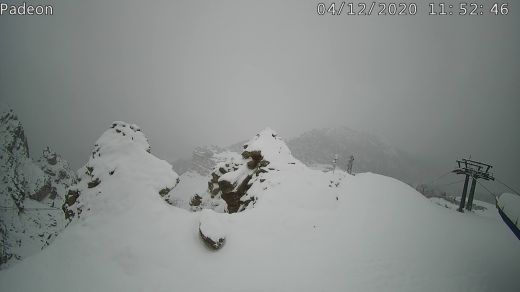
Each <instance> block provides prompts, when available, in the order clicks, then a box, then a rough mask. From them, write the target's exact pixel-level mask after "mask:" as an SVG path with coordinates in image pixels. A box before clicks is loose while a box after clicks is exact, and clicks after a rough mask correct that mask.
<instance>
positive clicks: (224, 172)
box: [208, 128, 296, 213]
mask: <svg viewBox="0 0 520 292" xmlns="http://www.w3.org/2000/svg"><path fill="white" fill-rule="evenodd" d="M242 149H243V151H242V154H241V156H242V157H241V159H240V160H231V161H222V162H219V163H217V164H216V165H215V167H214V170H213V172H212V173H211V179H210V181H209V182H208V192H209V194H210V196H211V197H212V198H214V199H223V200H224V201H225V202H226V204H227V207H226V211H227V212H228V213H236V212H240V211H242V210H245V209H247V208H249V207H252V206H253V205H254V204H255V202H256V200H257V197H256V196H255V195H254V194H252V193H249V190H250V188H251V187H252V186H253V185H255V184H257V185H262V184H265V183H266V180H267V179H268V175H267V174H268V173H270V172H273V171H279V166H281V165H287V164H295V163H296V162H295V159H294V158H293V157H292V156H291V154H290V151H289V148H287V145H285V143H284V142H283V141H282V139H281V138H280V137H279V136H278V134H276V132H274V131H273V130H271V129H269V128H267V129H265V130H263V131H261V132H260V133H259V134H257V135H256V136H255V137H254V138H253V139H252V140H251V141H249V142H248V143H246V144H244V145H243V148H242ZM272 161H274V163H272ZM259 188H262V187H259Z"/></svg>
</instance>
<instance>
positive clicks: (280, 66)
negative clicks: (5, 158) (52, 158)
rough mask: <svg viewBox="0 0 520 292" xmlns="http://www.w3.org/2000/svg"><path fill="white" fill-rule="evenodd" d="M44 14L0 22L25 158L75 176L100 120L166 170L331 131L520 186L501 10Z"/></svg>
mask: <svg viewBox="0 0 520 292" xmlns="http://www.w3.org/2000/svg"><path fill="white" fill-rule="evenodd" d="M10 2H12V1H10ZM43 2H45V1H43ZM49 2H50V3H53V4H54V15H53V16H46V17H44V16H40V17H38V16H25V17H23V16H14V17H13V16H5V15H4V16H0V60H1V61H0V98H1V100H2V101H6V102H7V103H8V104H9V105H10V106H11V107H12V108H14V109H15V111H16V112H17V114H18V115H19V117H20V118H21V120H22V121H23V123H24V127H25V131H26V134H27V136H28V138H29V143H30V148H31V152H32V154H33V155H39V153H40V151H41V149H42V148H43V147H44V145H50V146H51V147H52V148H54V149H55V150H56V151H57V152H59V153H60V154H61V155H62V156H63V157H65V158H66V159H68V160H69V161H71V163H72V165H73V166H74V168H78V167H80V166H82V165H83V164H84V163H86V161H87V160H88V156H89V152H90V151H91V148H92V145H93V144H94V142H95V140H96V139H97V138H98V137H99V136H100V135H101V133H102V132H103V131H104V130H105V129H106V128H107V127H108V126H109V125H110V123H111V122H112V121H114V120H124V121H128V122H133V123H136V124H138V125H140V126H141V127H142V128H143V130H144V132H145V134H146V135H147V136H148V138H149V140H150V143H151V145H152V151H153V152H154V153H155V154H156V155H157V156H159V157H160V158H163V159H166V160H169V161H171V160H174V159H175V158H179V157H184V156H189V155H190V152H191V150H192V148H193V147H195V146H197V145H201V144H217V145H227V144H231V143H234V142H236V141H240V140H243V139H247V138H249V137H251V136H253V135H254V134H255V133H256V132H257V131H258V130H260V129H262V128H264V127H265V126H270V127H272V128H274V129H276V130H277V131H278V132H279V133H280V134H281V135H282V136H284V137H288V138H290V137H294V136H296V135H298V134H300V133H302V132H304V131H306V130H310V129H313V128H321V127H328V126H339V125H345V126H349V127H350V128H353V129H356V130H360V131H365V132H369V133H372V134H375V135H378V136H380V137H381V138H383V139H384V140H386V141H387V142H388V143H390V144H391V145H393V146H396V147H399V148H401V149H404V150H407V151H410V152H413V153H417V154H419V155H421V156H424V157H425V158H427V159H429V160H430V161H432V162H435V163H440V164H444V163H445V164H446V165H448V166H449V167H451V166H452V165H453V161H454V160H455V159H456V158H459V157H461V156H466V155H467V154H471V155H472V157H473V158H475V159H480V160H483V161H486V162H489V163H491V164H493V165H495V168H496V173H497V176H498V175H500V176H501V177H502V178H503V180H506V181H509V182H510V183H511V184H513V185H515V186H516V187H519V186H520V176H519V171H518V167H519V165H520V153H519V152H520V131H519V125H520V112H519V109H520V78H519V77H520V59H519V57H518V54H519V52H520V33H519V32H518V28H519V27H520V18H519V13H518V10H519V9H520V7H518V6H514V4H515V3H510V7H509V9H510V12H509V15H507V16H473V17H470V16H458V15H456V16H455V15H454V16H439V15H437V16H428V15H426V11H425V9H426V8H427V4H426V3H425V2H424V1H419V2H418V3H419V13H418V14H419V15H417V16H371V17H363V16H348V15H341V16H318V15H317V13H316V5H317V3H318V2H319V1H283V2H282V1H155V2H154V4H148V5H146V4H147V3H149V2H146V1H101V0H99V1H84V0H83V1H80V0H67V1H64V0H63V1H49ZM480 2H482V3H487V4H489V3H488V2H489V1H480ZM511 2H512V1H511Z"/></svg>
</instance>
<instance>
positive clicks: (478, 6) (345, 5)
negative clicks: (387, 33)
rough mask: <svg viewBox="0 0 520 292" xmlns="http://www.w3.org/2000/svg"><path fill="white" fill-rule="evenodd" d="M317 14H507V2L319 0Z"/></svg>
mask: <svg viewBox="0 0 520 292" xmlns="http://www.w3.org/2000/svg"><path fill="white" fill-rule="evenodd" d="M316 12H317V14H318V15H336V16H337V15H362V16H370V15H462V16H477V15H508V14H509V3H499V2H487V1H486V2H483V3H477V2H459V3H458V4H457V3H455V2H449V3H445V2H436V3H434V2H430V3H427V2H419V4H417V3H413V2H409V3H402V2H401V3H397V2H383V1H381V2H376V1H373V2H346V1H341V2H339V1H338V2H328V3H325V2H320V3H318V4H317V6H316Z"/></svg>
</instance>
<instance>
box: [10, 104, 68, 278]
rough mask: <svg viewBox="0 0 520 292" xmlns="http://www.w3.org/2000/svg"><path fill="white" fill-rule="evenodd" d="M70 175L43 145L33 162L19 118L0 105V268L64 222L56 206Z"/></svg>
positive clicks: (33, 247) (45, 240)
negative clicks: (37, 157) (40, 154)
mask: <svg viewBox="0 0 520 292" xmlns="http://www.w3.org/2000/svg"><path fill="white" fill-rule="evenodd" d="M75 179H76V174H75V173H74V172H73V171H72V170H71V169H70V168H69V166H68V163H67V162H66V161H65V160H63V159H62V158H61V157H60V156H59V155H57V154H56V153H54V152H52V151H51V150H50V149H49V148H47V149H45V150H44V151H43V154H42V157H41V158H40V159H39V160H38V161H37V162H35V161H33V160H32V159H31V158H30V157H29V146H28V142H27V137H26V136H25V133H24V130H23V126H22V123H21V121H20V120H19V119H18V117H17V116H16V114H15V113H14V111H13V110H12V109H11V108H9V107H7V106H6V105H0V236H1V240H2V242H1V245H2V246H1V249H0V268H5V267H7V266H9V265H10V264H13V263H14V262H15V261H17V260H19V259H22V258H24V257H26V256H28V255H31V254H33V253H36V252H38V251H39V250H40V249H42V248H44V247H45V246H47V245H48V244H49V243H50V242H52V240H53V239H54V238H55V237H56V236H57V235H58V234H59V232H60V231H61V230H62V229H63V228H64V226H65V220H64V217H63V213H62V212H61V210H60V209H59V207H60V206H61V204H62V202H63V197H64V194H65V189H66V188H67V187H68V186H70V185H71V184H72V183H74V181H75Z"/></svg>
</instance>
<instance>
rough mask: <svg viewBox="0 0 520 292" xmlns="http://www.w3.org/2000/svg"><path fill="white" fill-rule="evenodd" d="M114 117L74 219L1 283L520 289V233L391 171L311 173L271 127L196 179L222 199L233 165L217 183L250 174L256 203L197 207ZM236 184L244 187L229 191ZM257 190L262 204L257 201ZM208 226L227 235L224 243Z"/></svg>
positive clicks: (125, 287) (24, 286) (36, 286)
mask: <svg viewBox="0 0 520 292" xmlns="http://www.w3.org/2000/svg"><path fill="white" fill-rule="evenodd" d="M115 124H116V125H115V126H113V128H110V129H108V130H107V131H106V132H105V133H104V134H103V135H102V137H101V138H100V139H99V140H98V142H96V146H95V148H94V151H93V152H92V155H91V157H90V158H89V161H88V163H87V164H86V165H85V167H84V168H83V169H82V170H83V173H82V174H81V181H80V183H78V184H77V185H76V187H77V190H78V191H79V195H78V196H77V197H76V200H75V202H74V203H72V204H70V205H69V206H66V209H67V210H68V209H69V208H70V210H71V211H73V212H74V214H75V215H74V217H73V218H75V219H73V220H72V223H71V224H70V225H69V226H68V228H67V229H65V231H64V232H63V233H62V234H61V235H60V236H59V237H58V238H57V239H56V240H55V241H54V242H53V244H51V245H50V246H49V247H48V248H46V249H45V250H43V251H42V252H41V253H38V254H36V255H34V256H32V257H30V258H28V259H26V260H24V261H22V262H20V263H19V264H17V265H15V266H13V267H11V268H10V269H7V270H4V271H2V272H0V290H2V291H4V290H5V291H33V290H38V291H67V290H74V291H172V290H175V291H204V290H212V291H461V290H463V291H514V289H515V287H516V277H515V272H516V271H518V270H519V269H520V251H519V249H518V242H517V240H516V238H515V237H514V236H513V235H512V234H511V233H510V232H509V230H507V227H505V226H504V225H503V224H502V223H500V221H499V219H498V218H497V217H483V216H477V215H474V214H460V213H458V212H456V211H453V210H449V209H446V208H444V207H441V206H437V205H435V204H432V203H431V202H430V201H429V200H428V199H426V198H424V197H423V196H422V195H420V194H419V193H418V192H417V191H415V190H414V189H413V188H411V187H410V186H408V185H406V184H404V183H402V182H400V181H398V180H396V179H392V178H389V177H386V176H381V175H376V174H372V173H363V174H357V175H356V176H352V175H349V174H347V173H345V172H343V171H341V170H336V171H335V172H334V173H332V172H322V171H319V170H314V169H311V168H309V167H307V166H305V165H304V164H303V163H301V162H299V161H298V160H297V159H296V158H294V157H293V156H292V154H291V152H290V151H288V149H289V148H288V147H287V145H286V144H285V143H284V142H283V140H282V139H281V138H280V137H279V135H277V134H276V133H275V132H274V131H272V130H270V129H266V130H264V131H261V132H260V133H259V134H258V135H257V136H255V137H254V138H253V139H252V140H251V141H250V142H247V143H246V145H247V146H245V148H243V149H242V150H243V151H242V153H241V154H239V153H235V154H228V155H225V157H221V158H222V161H219V162H218V163H216V165H215V167H214V168H213V169H212V171H211V172H210V174H208V175H207V176H202V175H200V174H199V175H200V176H201V177H205V178H207V180H201V183H202V184H203V186H199V185H198V183H197V180H191V181H190V185H185V186H184V189H185V190H186V191H189V190H190V189H191V187H190V186H196V188H197V189H198V190H201V191H204V193H202V192H201V193H200V196H201V197H206V196H209V198H210V199H215V198H217V197H218V195H220V196H221V197H222V195H223V194H224V193H229V192H224V193H222V192H220V193H219V192H217V194H216V195H214V198H211V192H210V187H209V184H208V182H211V179H212V178H213V177H212V175H211V173H214V172H215V171H217V170H218V171H220V167H227V168H228V169H229V171H228V170H226V173H222V171H220V172H221V173H222V175H220V176H219V177H218V179H217V185H218V187H219V189H220V188H221V186H220V184H219V183H218V182H221V181H227V182H229V183H230V184H231V186H233V185H234V183H236V186H240V185H242V182H244V181H245V180H244V179H243V177H248V176H251V178H250V179H249V181H248V182H247V183H246V185H248V187H249V188H248V189H247V190H246V192H243V193H242V192H241V194H243V196H242V197H240V198H239V200H240V201H241V202H243V203H244V205H242V206H243V207H242V208H241V207H240V206H239V209H238V210H237V211H239V212H236V213H231V214H229V211H230V210H229V209H227V207H228V206H227V202H225V200H224V203H222V201H221V203H222V204H224V206H223V207H224V208H222V209H218V208H215V210H212V209H204V210H203V211H201V212H198V211H196V212H192V211H188V210H184V209H181V208H177V207H175V206H172V205H171V204H168V202H167V201H168V200H169V199H170V198H171V197H172V194H175V192H176V190H178V189H179V188H181V187H183V177H182V176H181V177H180V181H179V184H178V185H175V184H176V181H177V179H176V175H175V173H174V172H173V171H172V170H171V167H170V165H169V164H168V163H166V162H165V161H162V160H160V159H158V158H156V157H154V156H153V155H152V154H150V153H148V152H147V151H146V150H147V149H148V146H149V145H148V144H147V143H144V142H143V143H141V142H142V141H145V140H146V138H145V137H144V136H141V133H140V131H137V130H136V129H138V127H136V126H135V125H132V127H133V128H134V129H131V127H130V124H127V123H122V122H121V123H115ZM117 130H119V131H120V132H118V131H117ZM122 133H125V135H122ZM134 140H137V142H133V141H134ZM244 152H246V154H244ZM262 161H268V162H269V163H267V162H262ZM226 163H227V164H228V165H229V166H226ZM269 168H272V169H269ZM260 169H266V170H267V171H266V172H262V171H259V170H260ZM257 171H259V172H258V174H259V175H258V176H256V172H257ZM228 173H229V175H227V176H226V174H228ZM192 174H193V173H192ZM98 179H99V180H98ZM260 180H263V181H262V182H260ZM89 183H90V187H89ZM225 185H227V183H224V186H225ZM172 187H173V189H171V190H170V192H168V193H166V194H165V192H163V194H164V195H162V194H161V190H163V189H165V188H168V189H169V188H172ZM213 187H216V186H215V185H213ZM73 188H74V187H73ZM235 191H237V190H236V189H235V186H234V187H233V189H232V190H231V192H235ZM252 197H255V200H254V203H252V201H251V202H249V203H248V204H247V205H246V204H245V203H246V201H248V200H249V199H250V198H252ZM242 198H245V200H242ZM79 210H82V211H81V213H80V211H79ZM226 211H227V212H226ZM78 213H80V216H79V218H77V214H78ZM201 233H203V234H205V235H207V237H209V238H211V239H217V238H225V240H223V241H222V242H221V243H219V244H220V247H219V249H218V250H217V251H215V250H214V249H213V248H208V245H207V242H205V241H203V240H202V239H201V237H202V236H201Z"/></svg>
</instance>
